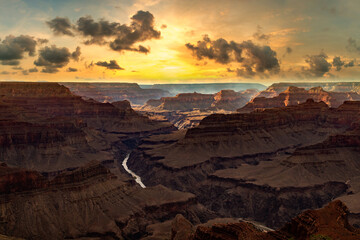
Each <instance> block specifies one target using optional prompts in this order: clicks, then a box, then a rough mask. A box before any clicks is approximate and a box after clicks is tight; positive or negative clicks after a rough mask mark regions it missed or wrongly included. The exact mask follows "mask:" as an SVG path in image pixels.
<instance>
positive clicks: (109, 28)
mask: <svg viewBox="0 0 360 240" xmlns="http://www.w3.org/2000/svg"><path fill="white" fill-rule="evenodd" d="M125 27H126V26H125ZM121 28H122V25H121V24H120V23H117V22H109V21H105V20H100V21H98V22H96V21H95V20H94V19H93V18H92V17H90V16H86V17H81V18H79V20H78V21H77V23H76V29H77V31H79V33H81V34H82V35H83V36H84V37H89V38H90V39H89V40H87V41H85V44H105V43H106V41H105V40H104V38H105V37H112V36H116V34H117V32H118V31H119V30H120V29H121Z"/></svg>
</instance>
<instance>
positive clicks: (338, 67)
mask: <svg viewBox="0 0 360 240" xmlns="http://www.w3.org/2000/svg"><path fill="white" fill-rule="evenodd" d="M344 64H345V62H344V61H341V59H340V57H334V59H333V62H332V65H333V66H334V67H335V69H336V71H340V70H341V68H342V66H344Z"/></svg>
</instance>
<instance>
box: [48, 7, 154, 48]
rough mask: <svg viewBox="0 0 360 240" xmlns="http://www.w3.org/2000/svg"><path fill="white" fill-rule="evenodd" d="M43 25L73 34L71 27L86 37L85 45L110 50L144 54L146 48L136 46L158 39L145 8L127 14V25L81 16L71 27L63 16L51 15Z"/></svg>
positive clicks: (152, 19) (150, 17) (59, 32)
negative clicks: (96, 45)
mask: <svg viewBox="0 0 360 240" xmlns="http://www.w3.org/2000/svg"><path fill="white" fill-rule="evenodd" d="M47 24H48V25H49V26H50V28H51V29H52V30H53V31H54V33H55V34H63V35H64V34H65V32H67V34H66V35H71V36H74V34H73V32H71V29H72V28H74V29H75V30H76V32H77V33H79V34H80V35H81V36H82V37H84V38H85V39H86V40H85V41H84V43H85V44H88V45H90V44H98V45H103V44H108V46H109V47H110V48H111V49H112V50H114V51H136V52H141V53H145V54H146V53H148V52H149V51H150V49H149V48H146V47H144V46H142V45H136V44H137V43H139V42H143V41H146V40H150V39H159V38H160V35H161V33H160V31H158V30H156V29H155V28H154V25H155V21H154V16H153V15H152V14H151V13H150V12H148V11H146V12H145V11H138V12H137V13H136V14H135V15H133V16H132V17H131V23H130V24H129V25H126V24H120V23H118V22H109V21H106V20H103V19H101V20H99V21H95V20H94V19H93V18H92V17H91V16H86V17H81V18H79V19H78V21H77V22H76V24H75V25H74V26H72V25H71V23H70V22H69V21H68V19H66V18H55V19H53V20H51V21H49V22H47Z"/></svg>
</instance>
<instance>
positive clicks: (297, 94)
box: [237, 86, 360, 112]
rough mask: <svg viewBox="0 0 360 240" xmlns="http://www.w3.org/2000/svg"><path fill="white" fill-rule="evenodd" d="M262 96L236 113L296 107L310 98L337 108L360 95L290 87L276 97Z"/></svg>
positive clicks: (357, 98)
mask: <svg viewBox="0 0 360 240" xmlns="http://www.w3.org/2000/svg"><path fill="white" fill-rule="evenodd" d="M270 90H271V88H269V91H270ZM262 95H264V94H260V96H257V97H255V98H254V99H253V100H251V101H250V102H249V103H247V104H246V105H245V106H244V107H242V108H240V109H238V110H237V111H238V112H250V111H254V110H256V109H266V108H274V107H285V106H291V105H297V104H299V103H303V102H305V101H306V100H307V99H310V98H311V99H313V100H314V101H316V102H320V101H322V102H324V103H326V104H327V105H328V106H329V107H338V106H340V105H341V104H342V103H343V102H344V101H350V100H351V101H356V100H360V95H359V94H358V93H356V92H326V91H324V90H323V89H322V88H321V87H314V88H310V89H309V90H305V89H304V88H298V87H294V86H290V87H288V88H287V89H286V90H285V91H283V92H281V93H279V94H278V95H277V94H275V95H276V96H271V98H266V97H262ZM265 95H266V94H265ZM268 97H269V96H268Z"/></svg>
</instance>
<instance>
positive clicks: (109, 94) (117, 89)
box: [64, 83, 170, 104]
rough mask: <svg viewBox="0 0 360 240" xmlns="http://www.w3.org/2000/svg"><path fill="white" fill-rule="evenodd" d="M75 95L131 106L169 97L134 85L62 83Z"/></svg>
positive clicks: (166, 94) (163, 93)
mask: <svg viewBox="0 0 360 240" xmlns="http://www.w3.org/2000/svg"><path fill="white" fill-rule="evenodd" d="M64 85H65V86H66V87H68V88H69V89H70V90H71V92H73V93H74V94H76V95H79V96H82V97H85V98H92V99H95V100H96V101H99V102H116V101H123V100H128V101H130V102H131V103H132V104H144V103H145V102H146V101H147V100H149V99H152V98H161V97H165V96H169V95H170V93H169V92H168V91H166V90H161V89H143V88H141V87H140V86H139V85H138V84H136V83H64Z"/></svg>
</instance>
